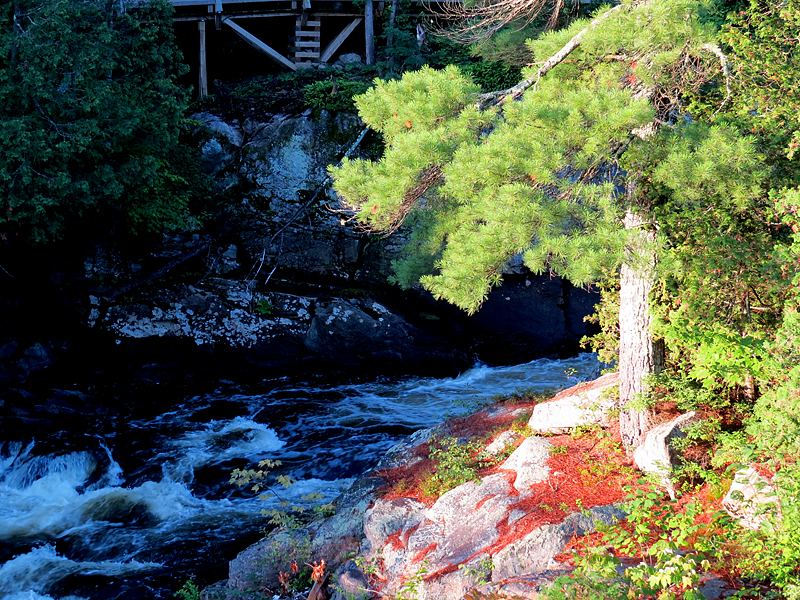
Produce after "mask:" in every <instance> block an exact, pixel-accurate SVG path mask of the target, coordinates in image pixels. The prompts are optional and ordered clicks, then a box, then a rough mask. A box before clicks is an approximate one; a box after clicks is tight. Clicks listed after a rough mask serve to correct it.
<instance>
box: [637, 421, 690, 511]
mask: <svg viewBox="0 0 800 600" xmlns="http://www.w3.org/2000/svg"><path fill="white" fill-rule="evenodd" d="M696 420H697V419H696V415H695V413H694V411H692V412H688V413H686V414H683V415H680V416H679V417H677V418H675V419H673V420H672V421H668V422H666V423H662V424H660V425H656V426H655V427H653V428H652V429H651V430H650V431H648V432H647V434H646V435H645V438H644V442H642V445H641V446H639V447H638V448H636V450H634V451H633V460H634V462H635V464H636V467H637V468H638V469H640V470H641V471H642V472H644V473H647V474H651V475H654V476H656V478H657V479H658V480H659V481H660V482H661V485H663V486H664V487H665V488H666V489H667V492H668V493H669V495H670V498H672V499H673V500H674V499H675V486H674V485H673V483H672V480H671V478H670V470H671V469H672V467H673V465H675V464H676V461H677V460H678V459H679V457H678V455H677V454H676V452H675V449H674V448H673V447H672V444H671V442H672V441H673V440H675V439H677V438H681V437H684V436H685V435H686V434H685V432H684V430H685V429H686V428H687V427H688V426H689V425H690V424H691V423H693V422H694V421H696Z"/></svg>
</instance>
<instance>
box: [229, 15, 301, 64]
mask: <svg viewBox="0 0 800 600" xmlns="http://www.w3.org/2000/svg"><path fill="white" fill-rule="evenodd" d="M223 23H225V24H226V25H227V26H228V27H230V28H231V29H233V30H234V31H235V32H236V33H238V34H239V36H240V37H241V38H242V39H243V40H244V41H245V42H247V43H248V44H250V45H251V46H253V48H255V49H256V50H258V51H259V52H263V53H264V54H266V55H267V56H269V57H270V58H271V59H272V60H274V61H275V62H277V63H279V64H281V65H283V66H284V67H286V68H287V69H291V70H292V71H296V70H297V67H296V66H295V64H294V63H293V62H292V61H290V60H289V59H288V58H286V57H285V56H283V55H282V54H281V53H280V52H277V51H275V50H273V49H272V48H270V47H269V46H267V45H266V44H265V43H264V42H262V41H261V40H260V39H258V38H257V37H256V36H254V35H253V34H252V33H250V32H248V31H246V30H245V29H242V27H241V26H239V25H237V24H236V23H234V22H233V19H231V18H230V17H229V18H227V19H225V20H224V21H223Z"/></svg>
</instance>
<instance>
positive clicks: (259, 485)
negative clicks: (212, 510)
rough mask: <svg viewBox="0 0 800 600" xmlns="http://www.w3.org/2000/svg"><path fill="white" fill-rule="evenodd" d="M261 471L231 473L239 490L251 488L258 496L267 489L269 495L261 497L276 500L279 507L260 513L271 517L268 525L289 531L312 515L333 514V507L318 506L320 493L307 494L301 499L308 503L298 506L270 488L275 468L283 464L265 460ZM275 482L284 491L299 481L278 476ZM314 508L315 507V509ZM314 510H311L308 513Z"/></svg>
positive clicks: (244, 470)
mask: <svg viewBox="0 0 800 600" xmlns="http://www.w3.org/2000/svg"><path fill="white" fill-rule="evenodd" d="M258 466H259V467H260V468H259V469H234V470H233V471H232V472H231V478H230V483H233V484H236V486H237V487H244V486H246V485H250V484H252V485H251V487H250V489H251V490H252V491H253V492H256V493H258V492H259V491H261V490H262V489H266V491H267V492H268V493H264V494H260V495H259V496H258V497H259V498H260V499H261V500H271V499H273V498H274V499H276V500H277V501H278V504H279V508H262V509H261V514H262V515H265V516H267V517H269V522H270V523H271V524H272V525H275V526H276V527H285V528H287V529H296V528H299V527H300V526H301V525H302V524H303V523H304V522H305V521H307V520H308V518H307V517H308V514H309V512H315V513H317V514H323V515H329V514H332V513H333V504H331V503H328V504H316V505H315V503H316V502H318V501H319V500H321V499H322V498H323V495H322V494H320V493H319V492H313V493H311V494H304V495H303V496H301V497H300V498H301V500H302V501H303V502H304V503H305V502H307V503H308V504H295V503H292V502H291V501H289V500H287V499H286V498H283V497H282V495H281V494H279V493H278V492H277V491H276V489H275V487H274V486H271V485H268V484H267V482H268V478H269V476H270V473H271V471H272V470H273V469H275V468H277V467H279V466H281V461H279V460H271V459H265V460H262V461H261V462H259V463H258ZM274 480H275V482H276V483H278V484H279V485H281V486H282V487H284V488H288V487H290V486H291V485H292V484H293V483H295V481H296V480H294V479H292V478H291V477H289V476H288V475H277V476H275V477H274ZM312 507H313V508H312ZM309 508H311V511H309Z"/></svg>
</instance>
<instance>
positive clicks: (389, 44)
mask: <svg viewBox="0 0 800 600" xmlns="http://www.w3.org/2000/svg"><path fill="white" fill-rule="evenodd" d="M397 2H398V0H392V12H391V13H389V34H388V35H387V36H386V48H387V50H388V52H389V56H388V58H387V59H386V60H387V61H388V63H389V64H390V65H393V64H394V22H395V20H396V19H397Z"/></svg>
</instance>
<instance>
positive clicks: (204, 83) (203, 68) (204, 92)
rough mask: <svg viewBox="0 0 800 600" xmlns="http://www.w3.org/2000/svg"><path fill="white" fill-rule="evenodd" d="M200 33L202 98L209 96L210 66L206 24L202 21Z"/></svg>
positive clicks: (199, 84)
mask: <svg viewBox="0 0 800 600" xmlns="http://www.w3.org/2000/svg"><path fill="white" fill-rule="evenodd" d="M197 29H198V31H199V32H200V78H199V81H198V90H197V92H198V94H199V95H200V97H201V98H205V97H206V96H208V65H207V62H206V22H205V20H203V19H200V20H199V21H198V22H197Z"/></svg>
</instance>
